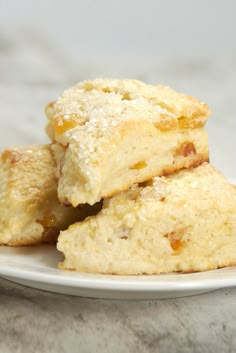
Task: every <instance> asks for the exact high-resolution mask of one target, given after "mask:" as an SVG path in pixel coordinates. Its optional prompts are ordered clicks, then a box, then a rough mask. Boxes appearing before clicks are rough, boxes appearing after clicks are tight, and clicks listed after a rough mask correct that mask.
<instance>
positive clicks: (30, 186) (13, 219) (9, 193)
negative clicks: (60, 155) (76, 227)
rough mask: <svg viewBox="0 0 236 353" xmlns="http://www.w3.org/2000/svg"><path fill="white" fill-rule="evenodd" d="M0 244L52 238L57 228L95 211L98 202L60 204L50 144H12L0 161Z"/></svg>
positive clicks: (32, 241) (54, 239)
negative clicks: (74, 205) (72, 204)
mask: <svg viewBox="0 0 236 353" xmlns="http://www.w3.org/2000/svg"><path fill="white" fill-rule="evenodd" d="M0 176H1V179H0V244H2V245H11V246H20V245H30V244H36V243H44V242H55V241H56V238H57V236H58V234H59V231H60V230H62V229H66V228H67V227H68V226H69V225H70V224H72V223H74V222H76V221H80V220H82V219H84V218H85V217H86V216H87V215H91V214H94V213H95V212H96V210H98V209H99V207H98V205H95V206H93V208H91V206H84V207H79V208H77V209H73V208H72V207H68V208H65V207H63V206H62V205H61V204H60V202H59V200H58V198H57V179H56V165H55V161H54V159H53V157H52V154H51V149H50V146H49V145H48V146H47V145H46V146H28V147H13V148H9V149H7V150H5V151H4V152H3V153H2V156H1V161H0Z"/></svg>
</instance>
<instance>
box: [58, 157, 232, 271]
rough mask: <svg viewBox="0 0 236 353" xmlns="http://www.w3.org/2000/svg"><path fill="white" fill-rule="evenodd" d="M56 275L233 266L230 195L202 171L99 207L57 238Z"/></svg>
mask: <svg viewBox="0 0 236 353" xmlns="http://www.w3.org/2000/svg"><path fill="white" fill-rule="evenodd" d="M57 247H58V250H60V251H61V252H63V253H64V256H65V259H64V261H63V262H62V263H61V264H60V265H59V267H60V268H61V269H67V270H76V271H80V272H92V273H105V274H121V275H132V274H159V273H167V272H174V271H181V272H192V271H206V270H212V269H216V268H220V267H225V266H232V265H236V190H235V188H234V187H233V186H232V185H230V184H229V183H228V182H227V180H226V179H225V178H224V177H223V176H222V175H221V174H220V173H219V172H218V171H217V170H215V169H214V168H213V167H212V166H210V165H209V164H207V163H204V164H203V165H201V166H199V167H197V168H193V169H188V170H183V171H180V172H178V173H176V174H174V175H171V176H167V177H156V178H154V179H153V180H152V181H151V182H149V185H147V186H137V185H136V186H133V187H132V188H131V189H129V190H128V191H125V192H121V193H120V194H118V195H116V196H114V197H112V198H110V199H108V200H106V201H105V202H104V206H103V209H102V211H100V213H98V214H97V215H96V216H92V217H89V218H87V219H86V220H85V221H83V222H81V223H77V224H74V225H72V226H70V227H69V229H68V230H66V231H64V232H61V233H60V235H59V238H58V245H57Z"/></svg>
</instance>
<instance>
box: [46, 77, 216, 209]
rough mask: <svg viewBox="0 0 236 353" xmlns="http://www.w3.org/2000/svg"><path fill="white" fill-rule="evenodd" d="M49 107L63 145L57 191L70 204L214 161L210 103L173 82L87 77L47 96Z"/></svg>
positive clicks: (51, 128)
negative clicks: (180, 89) (209, 134)
mask: <svg viewBox="0 0 236 353" xmlns="http://www.w3.org/2000/svg"><path fill="white" fill-rule="evenodd" d="M46 114H47V116H48V119H49V122H48V126H47V133H48V135H49V136H50V137H51V139H52V141H56V143H57V145H59V147H56V146H55V145H54V153H55V157H56V160H57V162H58V176H59V186H58V196H59V199H60V200H61V201H62V202H63V203H66V204H67V203H71V204H72V205H73V206H77V205H78V204H80V203H86V202H88V203H89V204H93V203H95V202H97V201H99V200H100V199H101V198H104V197H108V196H111V195H114V194H115V193H117V192H119V191H122V190H126V189H128V188H129V187H130V186H131V185H133V184H134V183H139V182H143V181H145V180H148V179H150V178H152V177H153V176H156V175H164V174H167V173H172V172H174V171H176V170H179V169H181V168H186V167H187V168H188V167H191V166H196V165H198V164H200V163H202V162H203V161H208V143H207V135H206V132H205V131H204V125H205V122H206V120H207V117H208V115H209V109H208V107H207V105H206V104H204V103H202V102H200V101H199V100H197V99H195V98H193V97H189V96H186V95H183V94H179V93H177V92H175V91H173V90H172V89H170V88H168V87H163V86H153V85H147V84H144V83H142V82H140V81H135V80H94V81H85V82H82V83H80V84H78V85H76V86H75V87H72V88H71V89H69V90H67V91H65V92H64V93H63V94H62V95H61V97H59V98H58V99H57V100H56V101H55V102H52V103H50V104H48V106H47V107H46ZM58 153H59V156H58V155H57V154H58ZM111 180H112V182H111Z"/></svg>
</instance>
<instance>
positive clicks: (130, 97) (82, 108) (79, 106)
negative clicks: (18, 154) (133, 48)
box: [45, 79, 210, 137]
mask: <svg viewBox="0 0 236 353" xmlns="http://www.w3.org/2000/svg"><path fill="white" fill-rule="evenodd" d="M109 98H110V99H109ZM86 99H87V100H88V102H89V105H88V104H86V102H85V103H84V101H85V100H86ZM99 100H100V102H99ZM98 102H99V105H98ZM133 102H137V103H138V104H136V106H133ZM99 106H100V107H102V109H103V112H104V114H103V118H104V115H106V110H108V111H109V114H110V115H113V114H114V112H115V111H116V112H117V107H119V108H118V109H119V113H118V115H119V119H121V118H122V116H125V117H126V120H127V119H129V118H130V117H131V118H133V116H134V115H138V114H140V113H145V110H149V116H148V115H145V114H143V119H144V120H145V119H147V120H149V119H150V116H152V117H154V120H153V123H154V125H155V126H156V127H158V128H160V129H161V130H164V131H166V130H173V129H189V128H199V127H202V126H203V125H204V124H205V121H206V118H207V117H208V116H209V114H210V110H209V108H208V106H207V105H206V104H205V103H203V102H201V101H199V100H198V99H196V98H194V97H191V96H187V95H184V94H180V93H177V92H175V91H174V90H172V89H171V88H169V87H165V86H161V85H159V86H154V85H147V84H145V83H143V82H141V81H137V80H101V79H100V80H94V81H84V82H81V83H79V84H78V85H76V86H74V87H72V88H70V89H68V90H66V91H65V92H64V93H63V94H62V95H61V97H60V98H59V99H57V100H56V101H54V102H51V103H49V104H48V105H47V107H46V109H45V111H46V115H47V116H48V118H49V119H52V126H53V129H54V133H55V135H56V136H57V137H59V136H60V135H62V134H64V133H65V132H66V131H67V130H68V129H71V128H74V127H75V126H81V125H84V124H85V123H86V122H88V121H89V120H90V119H91V116H90V114H92V115H94V114H93V113H94V111H93V109H95V110H96V109H97V108H98V107H99ZM121 107H123V109H121ZM127 111H128V114H127ZM115 115H116V116H117V113H116V114H115ZM155 116H156V117H155ZM99 119H101V117H99Z"/></svg>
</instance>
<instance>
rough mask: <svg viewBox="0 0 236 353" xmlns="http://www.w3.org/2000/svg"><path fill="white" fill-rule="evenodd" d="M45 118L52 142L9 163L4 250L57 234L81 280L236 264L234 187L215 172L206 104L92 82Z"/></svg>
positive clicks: (156, 90)
mask: <svg viewBox="0 0 236 353" xmlns="http://www.w3.org/2000/svg"><path fill="white" fill-rule="evenodd" d="M46 114H47V117H48V124H47V128H46V130H47V134H48V135H49V137H50V139H51V144H50V145H48V146H33V147H25V148H24V147H20V148H12V149H8V150H6V151H4V152H3V154H2V162H1V174H2V178H1V183H0V194H1V195H0V197H1V198H0V208H1V214H0V243H2V244H5V245H24V244H34V243H41V242H49V241H52V242H53V241H55V240H56V239H57V237H58V235H59V237H58V240H57V248H58V250H59V251H61V252H62V253H63V254H64V261H63V262H61V263H60V264H59V267H60V268H62V269H69V270H76V271H80V272H93V273H110V274H158V273H167V272H173V271H184V272H188V271H204V270H209V269H215V268H219V267H224V266H230V265H235V264H236V190H235V188H234V187H233V186H232V185H230V184H229V183H228V182H227V180H226V179H225V178H224V176H222V175H221V174H220V173H219V172H218V171H217V170H216V169H215V168H214V167H212V166H211V165H210V164H209V163H208V160H209V152H208V141H207V133H206V131H205V130H204V126H205V123H206V121H207V118H208V115H209V109H208V107H207V106H206V104H204V103H202V102H200V101H198V100H197V99H195V98H192V97H188V96H185V95H183V94H179V93H177V92H175V91H173V90H171V89H170V88H167V87H163V86H151V85H146V84H144V83H142V82H140V81H135V80H94V81H85V82H82V83H80V84H78V85H76V86H75V87H73V88H71V89H69V90H67V91H65V92H64V93H63V94H62V95H61V96H60V97H59V98H58V99H57V100H56V101H55V102H52V103H50V104H48V106H47V107H46ZM68 227H69V228H68ZM67 228H68V229H67Z"/></svg>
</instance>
